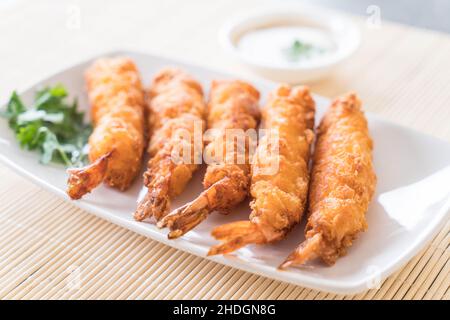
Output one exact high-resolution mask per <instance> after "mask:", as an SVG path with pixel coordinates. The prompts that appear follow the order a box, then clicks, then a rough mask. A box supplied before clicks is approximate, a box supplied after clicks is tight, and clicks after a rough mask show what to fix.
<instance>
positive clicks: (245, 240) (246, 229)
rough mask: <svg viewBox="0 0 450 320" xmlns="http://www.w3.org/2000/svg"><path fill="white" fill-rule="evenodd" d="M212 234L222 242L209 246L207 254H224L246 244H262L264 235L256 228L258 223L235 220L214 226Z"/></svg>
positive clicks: (264, 239)
mask: <svg viewBox="0 0 450 320" xmlns="http://www.w3.org/2000/svg"><path fill="white" fill-rule="evenodd" d="M211 234H212V236H213V237H214V238H216V239H217V240H220V241H222V242H223V243H222V244H219V245H216V246H214V247H211V249H209V251H208V256H213V255H216V254H226V253H230V252H233V251H235V250H237V249H239V248H242V247H244V246H246V245H248V244H251V243H253V244H262V243H265V242H267V241H266V237H265V236H264V234H263V233H262V232H261V230H260V229H258V225H257V224H255V223H253V222H251V221H236V222H231V223H228V224H224V225H222V226H218V227H216V228H214V230H213V231H212V232H211Z"/></svg>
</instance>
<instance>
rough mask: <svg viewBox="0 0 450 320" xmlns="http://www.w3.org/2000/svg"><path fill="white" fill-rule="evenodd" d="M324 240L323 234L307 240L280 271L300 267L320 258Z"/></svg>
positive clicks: (285, 261)
mask: <svg viewBox="0 0 450 320" xmlns="http://www.w3.org/2000/svg"><path fill="white" fill-rule="evenodd" d="M322 243H323V239H322V234H320V233H317V234H315V235H314V236H313V237H311V238H308V239H306V240H305V241H304V242H303V243H302V244H300V245H299V246H298V247H297V248H296V249H295V250H294V251H293V252H292V253H291V254H290V255H289V256H288V257H287V258H286V260H284V262H283V263H282V264H280V266H279V267H278V268H279V269H286V268H288V267H290V266H294V265H296V266H298V265H302V264H305V263H306V262H307V261H310V260H313V259H316V258H317V257H319V253H320V250H321V247H322Z"/></svg>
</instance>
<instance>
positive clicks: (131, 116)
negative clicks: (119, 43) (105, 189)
mask: <svg viewBox="0 0 450 320" xmlns="http://www.w3.org/2000/svg"><path fill="white" fill-rule="evenodd" d="M85 79H86V83H87V91H88V96H89V101H90V104H91V115H92V121H93V125H94V131H93V132H92V134H91V136H90V137H89V160H90V162H91V164H90V165H88V166H86V167H84V168H72V169H69V170H68V173H69V179H68V190H67V193H68V195H69V196H70V197H71V198H72V199H79V198H81V197H82V196H83V195H84V194H86V193H89V192H91V190H92V189H94V188H95V187H97V186H98V185H99V184H100V183H101V182H105V183H106V184H108V185H109V186H111V187H115V188H117V189H119V190H121V191H123V190H125V189H127V188H128V187H129V186H130V185H131V183H132V181H133V180H134V179H135V178H136V176H137V175H138V173H139V171H140V167H141V162H142V156H143V151H144V144H145V137H144V129H145V126H144V93H143V89H142V85H141V80H140V77H139V73H138V70H137V68H136V66H135V64H134V63H133V61H131V60H130V59H128V58H122V57H117V58H104V59H99V60H97V61H95V62H94V63H93V65H92V66H91V67H90V68H89V69H88V70H87V72H86V74H85Z"/></svg>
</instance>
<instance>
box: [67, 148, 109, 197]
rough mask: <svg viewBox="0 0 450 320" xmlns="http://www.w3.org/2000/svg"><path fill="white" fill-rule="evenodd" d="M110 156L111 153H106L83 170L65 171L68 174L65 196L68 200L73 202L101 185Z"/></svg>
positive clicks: (72, 169) (71, 169)
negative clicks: (67, 196) (66, 195)
mask: <svg viewBox="0 0 450 320" xmlns="http://www.w3.org/2000/svg"><path fill="white" fill-rule="evenodd" d="M111 155H112V152H108V153H107V154H105V155H103V156H101V157H100V158H98V159H97V160H95V161H94V162H93V163H91V164H89V165H87V166H85V167H83V168H70V169H67V173H68V174H69V179H68V182H67V183H68V188H67V194H68V195H69V197H70V198H72V199H74V200H76V199H80V198H81V197H82V196H83V195H85V194H86V193H89V192H91V191H92V190H93V189H94V188H95V187H97V186H98V185H99V184H100V183H102V181H103V180H104V178H105V175H106V170H107V168H108V160H109V158H110V157H111Z"/></svg>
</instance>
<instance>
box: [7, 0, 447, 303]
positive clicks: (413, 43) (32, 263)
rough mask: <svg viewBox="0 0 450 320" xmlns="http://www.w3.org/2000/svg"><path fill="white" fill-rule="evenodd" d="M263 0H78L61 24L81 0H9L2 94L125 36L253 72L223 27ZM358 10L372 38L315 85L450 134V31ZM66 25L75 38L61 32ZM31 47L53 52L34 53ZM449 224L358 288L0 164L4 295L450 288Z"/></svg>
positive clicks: (167, 295)
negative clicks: (369, 20) (158, 225)
mask: <svg viewBox="0 0 450 320" xmlns="http://www.w3.org/2000/svg"><path fill="white" fill-rule="evenodd" d="M241 2H242V1H241ZM262 2H270V1H257V0H251V1H250V0H249V1H245V3H243V4H242V6H244V8H242V7H238V8H237V7H235V4H233V3H232V1H226V0H220V1H215V2H213V1H201V0H195V1H189V4H188V5H187V4H182V3H187V2H176V5H175V1H164V2H153V1H146V2H142V3H141V4H140V5H141V6H147V9H148V10H136V7H137V6H138V5H136V4H135V6H126V5H125V4H123V3H122V4H114V5H105V6H103V7H102V5H103V4H102V3H96V4H93V1H91V2H87V1H86V2H85V1H72V2H70V5H73V3H75V5H78V6H79V8H81V13H82V14H83V15H82V16H81V17H82V20H81V21H82V27H81V28H80V29H76V28H75V29H71V28H64V27H61V26H64V23H65V20H64V19H59V18H55V19H45V16H46V15H49V13H48V12H50V9H49V8H51V9H52V10H56V12H57V13H59V14H60V15H61V16H63V15H64V14H65V13H66V12H67V9H68V8H69V9H70V8H71V7H68V6H69V4H68V3H66V2H65V1H58V3H59V4H56V3H55V2H52V3H50V2H46V1H40V3H39V5H37V4H32V2H27V5H25V4H18V5H17V6H15V7H9V8H7V9H5V10H6V11H4V12H0V30H6V27H8V28H10V27H11V26H13V25H15V26H18V28H17V29H15V30H14V32H8V33H5V32H3V33H2V34H1V36H2V44H1V45H0V50H1V52H2V53H4V57H5V58H4V59H2V60H0V70H2V74H5V75H10V77H1V79H0V87H1V88H2V89H1V90H2V91H1V92H0V96H1V97H2V99H5V98H6V96H7V95H8V94H9V92H10V91H11V90H12V89H14V88H17V87H18V88H23V87H26V86H28V85H30V84H32V83H33V82H35V81H38V80H39V79H40V78H42V77H44V76H45V75H47V74H49V73H51V72H53V71H55V70H58V69H61V68H62V67H64V66H65V65H67V64H71V63H74V62H76V61H78V60H80V59H81V58H83V57H87V56H90V55H93V54H96V53H97V52H99V51H105V50H107V49H110V48H111V47H117V43H120V44H121V45H123V46H126V47H132V48H136V49H140V50H147V51H148V50H151V51H155V50H156V51H157V52H160V53H163V54H169V55H171V56H177V54H176V53H178V56H181V55H182V56H183V58H184V59H188V60H191V61H193V62H197V63H203V64H205V65H206V66H211V67H215V68H219V69H226V70H227V71H235V72H236V73H238V74H245V72H246V71H245V70H241V69H240V68H239V67H237V66H236V65H234V64H233V63H231V62H230V61H229V60H228V58H227V57H226V56H225V55H224V54H223V53H222V52H221V50H220V48H219V47H218V45H217V44H216V43H215V37H216V32H217V29H218V27H219V26H220V25H221V24H222V23H223V22H224V21H225V19H226V18H227V17H228V16H229V15H230V14H232V13H234V12H236V11H238V10H240V9H245V8H251V7H252V6H254V5H256V4H261V3H262ZM105 11H106V12H105ZM52 12H55V11H52ZM69 12H70V10H69ZM144 13H145V14H144ZM355 20H356V21H357V22H358V23H359V24H360V26H361V28H362V32H363V44H362V47H361V49H360V50H359V52H358V54H357V55H356V56H355V57H354V58H352V61H350V63H348V64H346V65H345V66H343V67H341V68H339V69H338V70H337V72H336V73H335V74H334V75H333V76H332V77H330V78H329V79H327V80H326V81H324V82H321V83H320V84H317V85H314V86H312V88H313V91H315V92H317V93H319V94H322V95H325V96H329V97H333V96H335V95H337V94H340V93H342V92H345V91H348V90H355V91H357V92H358V93H359V95H360V96H361V97H362V98H363V100H364V102H365V108H366V109H367V110H369V111H371V112H375V113H378V114H380V115H382V116H383V117H384V118H387V119H390V120H392V121H395V122H397V123H401V124H404V125H407V126H410V127H413V128H416V129H418V130H421V131H424V132H427V133H429V134H433V135H435V136H437V137H440V138H443V139H446V140H448V141H450V126H449V123H450V105H449V101H450V73H449V70H450V60H449V59H448V57H449V56H450V37H448V36H446V35H443V34H439V33H435V32H431V31H423V30H417V29H413V28H409V27H404V26H399V25H394V24H390V23H386V22H383V23H382V26H381V28H379V29H372V28H368V27H367V26H366V24H365V22H364V21H363V20H362V19H355ZM23 21H28V23H24V22H23ZM38 21H47V22H46V24H43V23H38ZM117 21H121V23H119V24H117V23H116V22H117ZM127 21H129V22H127ZM113 22H114V23H113ZM175 22H176V23H175ZM105 25H107V26H110V27H108V28H110V29H108V28H106V27H105ZM181 25H182V26H183V28H180V27H179V26H181ZM177 26H178V27H177ZM204 26H208V27H207V28H206V27H204ZM48 30H53V31H52V32H53V33H51V34H49V36H48V37H46V38H45V39H42V38H38V39H36V38H37V37H34V36H33V35H34V34H36V33H39V32H40V33H41V34H44V33H46V32H47V31H48ZM141 30H145V32H138V31H141ZM162 31H164V32H162ZM33 32H34V33H33ZM110 34H114V37H111V36H109V35H110ZM88 35H89V36H88ZM62 37H63V38H65V39H68V40H66V41H62V42H59V41H55V39H61V38H62ZM98 39H102V40H101V41H99V40H98ZM170 39H177V40H176V41H171V40H170ZM24 43H25V44H26V50H19V49H20V48H23V49H25V44H24ZM20 46H22V47H20ZM50 46H51V49H52V50H49V47H50ZM80 48H83V51H82V52H81V51H80ZM30 52H43V53H45V54H42V55H40V56H38V57H37V58H36V59H30ZM2 58H3V56H2ZM19 62H20V66H21V67H20V68H18V67H17V65H18V64H19ZM449 231H450V223H447V224H446V225H445V227H444V228H443V229H442V230H441V231H440V233H439V234H438V235H437V236H436V237H435V238H434V240H433V241H432V243H431V244H430V245H429V246H428V247H427V248H425V249H424V250H423V251H422V252H421V253H420V254H418V255H417V256H416V257H415V258H414V259H412V260H411V261H410V262H409V263H408V264H407V265H406V266H404V267H403V268H402V269H401V270H399V271H398V272H396V273H395V274H394V275H392V276H391V277H389V278H388V279H386V280H385V281H384V283H383V284H382V286H381V287H380V289H378V290H370V291H367V292H364V293H361V294H358V295H353V296H343V295H334V294H327V293H324V292H318V291H315V290H309V289H305V288H302V287H298V286H294V285H289V284H285V283H282V282H279V281H274V280H271V279H268V278H264V277H260V276H256V275H252V274H250V273H247V272H243V271H239V270H235V269H233V268H230V267H225V266H222V265H219V264H217V263H214V262H211V261H207V260H205V259H203V258H199V257H195V256H193V255H190V254H187V253H184V252H182V251H178V250H176V249H173V248H170V247H168V246H165V245H163V244H160V243H158V242H155V241H152V240H149V239H147V238H145V237H143V236H140V235H138V234H135V233H133V232H131V231H128V230H126V229H124V228H121V227H118V226H115V225H113V224H111V223H109V222H106V221H103V220H101V219H99V218H97V217H94V216H92V215H90V214H88V213H86V212H84V211H82V210H80V209H77V208H75V207H74V206H73V205H72V204H71V203H68V202H65V201H63V200H60V199H59V198H57V197H55V196H54V195H52V194H50V193H49V192H47V191H44V190H42V189H41V188H39V187H37V186H35V185H33V184H31V183H30V182H28V181H27V180H25V179H24V178H21V177H19V176H18V175H16V174H15V173H13V172H12V171H11V170H9V169H7V168H6V167H4V166H3V165H0V257H1V258H0V298H2V299H45V298H50V299H83V298H91V299H103V298H108V299H154V298H160V299H171V298H178V299H449V298H450V290H449V286H450V262H449V261H450V260H449V253H450V251H449V249H448V246H449V243H450V236H449Z"/></svg>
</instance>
